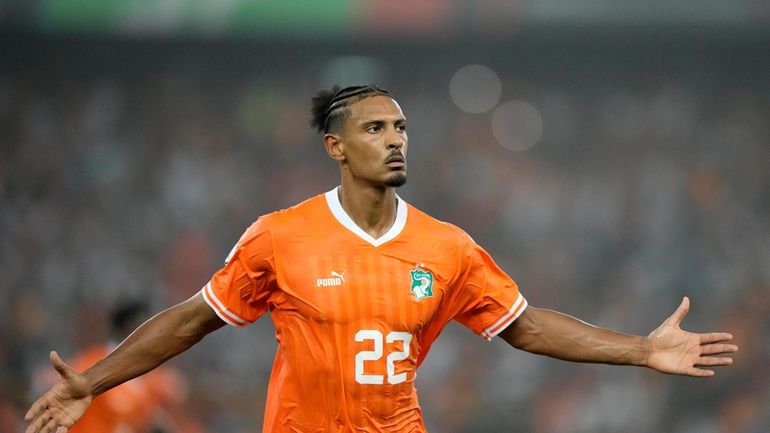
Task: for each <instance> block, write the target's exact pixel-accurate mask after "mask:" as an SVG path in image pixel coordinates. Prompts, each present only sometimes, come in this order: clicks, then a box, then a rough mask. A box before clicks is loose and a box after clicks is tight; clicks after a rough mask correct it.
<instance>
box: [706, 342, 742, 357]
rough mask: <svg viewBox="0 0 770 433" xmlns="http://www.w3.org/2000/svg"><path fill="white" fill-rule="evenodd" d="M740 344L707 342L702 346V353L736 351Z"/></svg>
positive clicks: (716, 353)
mask: <svg viewBox="0 0 770 433" xmlns="http://www.w3.org/2000/svg"><path fill="white" fill-rule="evenodd" d="M737 351H738V346H736V345H734V344H705V345H703V346H701V347H700V354H701V355H720V354H722V353H735V352H737Z"/></svg>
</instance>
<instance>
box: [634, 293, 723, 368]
mask: <svg viewBox="0 0 770 433" xmlns="http://www.w3.org/2000/svg"><path fill="white" fill-rule="evenodd" d="M689 310H690V300H689V299H688V298H687V297H685V298H684V299H683V300H682V303H681V305H679V308H677V310H676V311H675V312H674V314H672V315H671V317H669V318H668V319H666V321H665V322H663V323H662V324H661V325H660V326H659V327H658V328H657V329H656V330H654V331H652V333H650V335H649V336H648V340H649V345H650V346H649V352H648V353H649V354H648V357H647V366H648V367H650V368H652V369H654V370H657V371H660V372H662V373H668V374H681V375H686V376H695V377H708V376H713V375H714V371H713V370H709V369H704V368H700V367H715V366H721V365H730V364H732V363H733V360H732V358H730V357H726V356H721V355H725V354H729V353H733V352H736V351H738V346H736V345H734V344H727V343H726V342H728V341H730V340H732V338H733V336H732V335H730V334H728V333H726V332H712V333H706V334H696V333H692V332H687V331H684V330H682V329H681V328H680V327H679V325H680V324H681V323H682V320H683V319H684V318H685V316H686V315H687V312H688V311H689Z"/></svg>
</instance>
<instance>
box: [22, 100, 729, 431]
mask: <svg viewBox="0 0 770 433" xmlns="http://www.w3.org/2000/svg"><path fill="white" fill-rule="evenodd" d="M347 109H349V110H350V116H349V117H348V119H347V121H346V122H345V124H344V125H343V126H342V127H341V128H340V130H338V131H331V132H329V133H327V134H325V135H324V146H325V148H326V151H327V153H328V154H329V156H330V157H331V158H332V159H334V160H336V161H338V162H339V165H340V177H341V187H340V202H341V203H342V207H343V208H344V209H345V211H346V212H347V213H348V215H349V216H350V217H351V218H352V219H353V221H354V222H355V223H356V224H357V225H358V226H359V227H361V228H362V229H363V230H364V231H366V232H367V233H369V234H370V235H371V236H373V237H374V238H377V237H380V236H381V235H382V234H384V233H385V232H387V231H388V229H389V228H390V227H391V226H392V225H393V222H394V221H395V217H396V199H395V188H394V185H399V184H401V183H403V181H405V178H406V150H407V145H408V137H407V134H406V118H405V117H404V114H403V113H402V111H401V108H400V107H399V106H398V104H397V103H396V101H394V100H393V99H392V98H390V97H387V96H373V97H369V98H365V99H362V100H360V101H357V102H355V103H352V104H350V106H349V107H348V108H347ZM689 303H690V302H689V299H688V298H684V299H683V301H682V304H681V305H680V306H679V308H678V309H677V310H676V311H675V312H674V314H672V315H671V316H670V317H669V318H668V319H666V320H665V321H664V322H663V323H662V324H661V325H660V326H659V327H658V328H657V329H655V330H654V331H652V332H651V333H650V334H649V335H648V336H637V335H628V334H622V333H619V332H615V331H611V330H608V329H603V328H599V327H595V326H592V325H589V324H587V323H585V322H582V321H580V320H578V319H575V318H573V317H570V316H567V315H565V314H562V313H559V312H556V311H551V310H545V309H540V308H535V307H533V306H529V307H527V309H526V310H524V312H523V313H522V314H521V316H519V318H518V319H517V320H516V321H515V322H514V323H513V324H512V325H510V326H508V327H507V328H506V329H505V330H503V331H502V332H501V333H500V334H499V335H500V337H501V338H502V339H503V340H505V341H506V342H507V343H508V344H510V345H511V346H513V347H516V348H518V349H521V350H525V351H527V352H531V353H535V354H540V355H546V356H550V357H553V358H558V359H563V360H568V361H575V362H596V363H605V364H622V365H636V366H645V367H649V368H651V369H653V370H656V371H660V372H662V373H668V374H678V375H688V376H696V377H707V376H712V375H713V374H714V371H713V370H710V369H708V368H702V367H714V366H723V365H730V364H732V358H730V357H729V356H726V355H728V354H730V353H734V352H736V351H737V350H738V347H737V346H736V345H734V344H730V343H729V341H730V340H731V339H732V336H731V335H730V334H728V333H723V332H716V333H705V334H697V333H691V332H687V331H684V330H682V329H681V328H680V327H679V325H680V323H681V322H682V320H683V319H684V317H685V316H686V315H687V312H688V310H689ZM224 324H225V323H224V322H223V321H222V320H221V319H220V318H219V317H218V316H217V315H216V314H215V313H214V311H213V310H212V309H211V307H209V305H208V304H207V303H206V302H205V301H204V300H203V297H202V296H201V295H200V294H196V295H195V296H193V297H192V298H190V299H189V300H187V301H185V302H182V303H180V304H178V305H176V306H173V307H171V308H169V309H167V310H165V311H163V312H161V313H159V314H158V315H156V316H155V317H153V318H151V319H150V320H148V321H147V322H145V323H144V324H143V325H141V326H140V327H139V328H138V329H137V330H136V331H134V332H133V333H132V334H131V335H130V336H129V337H128V338H126V340H125V341H123V343H121V344H120V346H118V347H117V348H116V349H115V350H114V351H113V352H112V353H110V354H109V355H108V356H107V357H106V358H104V359H103V360H101V361H99V362H98V363H96V364H95V365H94V366H93V367H91V368H89V369H88V370H86V371H85V372H83V373H82V374H80V373H77V372H76V371H74V370H73V369H72V368H71V367H69V366H68V365H67V364H66V363H64V362H63V361H62V360H61V359H60V358H59V356H58V355H57V354H56V352H51V364H52V365H53V367H54V369H56V371H57V372H58V373H59V375H60V376H61V378H60V379H59V381H58V382H57V383H56V384H55V385H54V386H53V387H52V388H51V390H49V391H48V392H46V393H45V394H44V395H43V396H42V397H40V399H38V400H37V401H36V402H35V403H34V404H33V405H32V406H31V407H30V409H29V411H28V412H27V414H26V416H25V420H27V421H28V422H30V425H29V426H28V428H27V430H26V433H35V432H40V433H49V432H53V431H55V432H56V433H66V432H67V431H68V429H69V427H71V426H72V425H73V424H74V423H75V422H76V421H77V420H78V419H80V417H81V416H82V415H83V413H84V412H85V410H86V409H87V408H88V406H89V405H90V403H91V400H92V399H93V398H94V397H95V396H97V395H99V394H101V393H103V392H105V391H107V390H109V389H111V388H113V387H115V386H117V385H120V384H121V383H123V382H125V381H127V380H130V379H132V378H134V377H137V376H140V375H142V374H144V373H146V372H147V371H149V370H152V369H153V368H155V367H157V366H158V365H160V364H162V363H163V362H165V361H166V360H168V359H170V358H172V357H174V356H175V355H177V354H179V353H181V352H184V351H185V350H187V349H189V348H190V347H192V346H193V345H194V344H196V343H197V342H198V341H200V340H201V339H203V337H205V336H206V335H208V334H209V333H210V332H213V331H215V330H217V329H219V328H221V327H222V326H224Z"/></svg>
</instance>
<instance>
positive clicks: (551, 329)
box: [500, 297, 738, 377]
mask: <svg viewBox="0 0 770 433" xmlns="http://www.w3.org/2000/svg"><path fill="white" fill-rule="evenodd" d="M689 308H690V300H689V299H688V298H686V297H685V298H684V299H683V300H682V304H681V305H680V306H679V308H678V309H677V310H676V311H675V312H674V314H672V315H671V317H669V318H668V319H666V321H664V322H663V323H662V324H661V325H660V326H659V327H658V328H657V329H656V330H654V331H652V333H650V335H648V336H647V337H643V336H638V335H628V334H622V333H619V332H615V331H611V330H608V329H604V328H599V327H596V326H593V325H589V324H587V323H585V322H582V321H580V320H578V319H575V318H574V317H570V316H568V315H566V314H562V313H558V312H556V311H551V310H543V309H539V308H534V307H531V306H530V307H528V308H527V309H526V310H525V311H524V312H523V313H522V314H521V316H519V318H518V319H517V320H516V321H515V322H514V323H512V324H511V325H510V326H509V327H508V328H506V329H505V330H503V332H501V333H500V336H501V337H502V338H503V339H504V340H505V341H506V342H508V343H509V344H510V345H512V346H513V347H516V348H518V349H522V350H525V351H527V352H532V353H536V354H539V355H546V356H550V357H553V358H558V359H563V360H566V361H575V362H598V363H604V364H623V365H637V366H645V367H649V368H652V369H654V370H657V371H660V372H662V373H668V374H681V375H687V376H698V377H704V376H712V375H714V371H713V370H708V369H703V368H700V367H713V366H720V365H730V364H732V358H730V357H726V356H722V355H725V354H729V353H733V352H736V351H737V350H738V346H736V345H734V344H728V343H727V342H728V341H730V340H731V339H732V338H733V337H732V335H730V334H727V333H724V332H714V333H707V334H696V333H692V332H687V331H684V330H682V329H681V328H680V327H679V324H680V323H681V322H682V320H683V319H684V317H685V316H686V315H687V312H688V311H689Z"/></svg>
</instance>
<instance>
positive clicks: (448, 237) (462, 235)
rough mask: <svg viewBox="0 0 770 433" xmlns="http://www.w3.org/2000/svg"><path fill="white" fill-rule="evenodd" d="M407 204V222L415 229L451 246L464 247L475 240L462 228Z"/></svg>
mask: <svg viewBox="0 0 770 433" xmlns="http://www.w3.org/2000/svg"><path fill="white" fill-rule="evenodd" d="M408 206H409V216H408V223H409V224H411V225H412V227H414V228H415V229H417V230H419V231H420V232H422V233H424V234H425V235H426V236H428V237H430V238H432V239H433V240H434V241H436V240H439V241H441V242H442V243H446V244H447V246H451V247H453V248H460V249H462V248H466V247H467V246H468V245H472V244H474V243H475V242H474V241H473V239H472V238H471V237H470V235H469V234H468V233H466V232H465V230H463V229H462V228H460V227H458V226H456V225H454V224H452V223H450V222H446V221H442V220H439V219H437V218H434V217H432V216H430V215H428V214H427V213H425V212H423V211H421V210H420V209H418V208H416V207H414V206H412V205H408Z"/></svg>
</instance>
